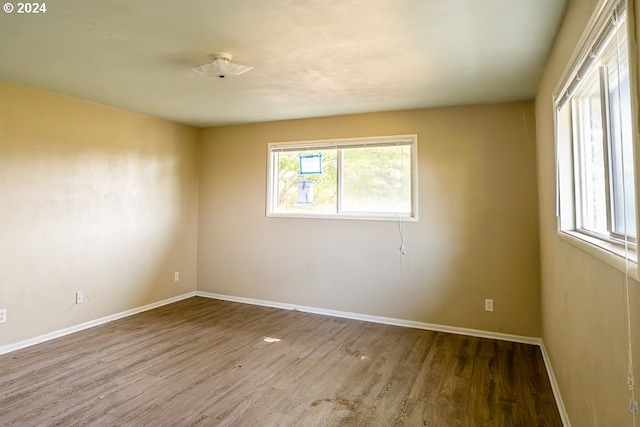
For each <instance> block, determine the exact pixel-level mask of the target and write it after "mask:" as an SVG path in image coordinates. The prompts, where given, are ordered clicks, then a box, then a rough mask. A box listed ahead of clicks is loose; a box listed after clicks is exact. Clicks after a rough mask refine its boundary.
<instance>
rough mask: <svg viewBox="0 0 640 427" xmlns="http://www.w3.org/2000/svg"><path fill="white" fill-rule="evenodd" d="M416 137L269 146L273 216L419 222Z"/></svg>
mask: <svg viewBox="0 0 640 427" xmlns="http://www.w3.org/2000/svg"><path fill="white" fill-rule="evenodd" d="M416 153H417V137H416V135H401V136H391V137H372V138H357V139H341V140H331V141H308V142H297V143H273V144H269V184H268V197H267V215H268V216H293V217H315V218H355V219H383V220H385V219H386V220H415V219H417V209H416V206H417V201H416V195H417V166H416Z"/></svg>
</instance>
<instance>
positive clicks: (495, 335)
mask: <svg viewBox="0 0 640 427" xmlns="http://www.w3.org/2000/svg"><path fill="white" fill-rule="evenodd" d="M196 296H198V297H205V298H214V299H220V300H225V301H233V302H241V303H245V304H252V305H261V306H265V307H273V308H282V309H285V310H297V311H303V312H305V313H314V314H322V315H325V316H333V317H343V318H345V319H353V320H364V321H365V322H374V323H383V324H385V325H394V326H404V327H407V328H416V329H426V330H429V331H437V332H449V333H452V334H460V335H469V336H473V337H479V338H492V339H497V340H503V341H513V342H519V343H524V344H535V345H540V343H541V342H542V341H541V339H540V338H537V337H525V336H521V335H511V334H503V333H500V332H490V331H482V330H479V329H469V328H459V327H457V326H446V325H438V324H434V323H424V322H416V321H414V320H405V319H395V318H392V317H382V316H372V315H369V314H360V313H352V312H349V311H339V310H329V309H326V308H317V307H309V306H305V305H296V304H287V303H281V302H274V301H267V300H260V299H253V298H244V297H236V296H231V295H222V294H214V293H211V292H202V291H196Z"/></svg>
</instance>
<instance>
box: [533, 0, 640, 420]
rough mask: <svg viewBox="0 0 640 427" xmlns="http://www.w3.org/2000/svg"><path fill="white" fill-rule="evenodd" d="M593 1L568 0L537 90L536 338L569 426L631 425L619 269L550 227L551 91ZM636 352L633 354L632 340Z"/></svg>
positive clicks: (635, 303) (637, 325) (639, 326)
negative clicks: (539, 272) (538, 279)
mask: <svg viewBox="0 0 640 427" xmlns="http://www.w3.org/2000/svg"><path fill="white" fill-rule="evenodd" d="M596 3H597V2H596V1H595V0H591V1H586V0H577V1H572V2H571V3H570V5H569V9H568V11H567V15H566V18H565V22H564V24H563V26H562V30H561V32H560V35H559V37H558V39H557V40H556V45H555V47H554V50H553V53H552V55H551V58H550V60H549V63H548V65H547V67H546V71H545V74H544V78H543V80H542V82H541V84H540V87H539V90H538V94H537V97H536V123H537V128H538V132H537V135H538V162H539V174H538V188H539V199H540V218H541V219H540V221H541V222H540V224H541V225H540V227H541V253H542V256H541V258H542V259H541V263H542V288H541V299H542V326H543V339H544V342H545V346H546V348H547V350H548V353H549V357H550V359H551V362H552V366H553V369H554V372H555V375H556V378H557V381H558V384H559V388H560V391H561V394H562V397H563V400H564V403H565V406H566V408H567V411H568V414H569V417H570V419H571V422H572V424H573V425H576V426H587V425H594V426H600V425H608V426H611V425H631V424H632V418H631V413H630V412H629V410H628V404H629V398H630V395H629V391H628V390H627V385H626V377H627V362H626V361H627V358H626V351H627V341H626V323H625V315H624V312H625V306H624V291H623V285H624V276H623V274H622V273H621V272H619V271H618V270H616V269H614V268H611V267H609V266H608V265H607V264H605V263H603V262H602V261H600V260H598V259H597V258H595V257H593V256H591V255H589V254H587V253H585V252H583V251H581V250H579V249H577V248H576V247H574V246H571V245H570V244H568V243H566V242H564V241H561V240H560V239H559V238H558V235H557V232H556V218H555V172H554V169H555V168H554V148H553V147H554V129H553V105H552V99H553V93H554V92H553V91H554V89H555V86H556V85H557V83H558V82H559V80H560V78H561V75H562V73H563V71H564V69H565V67H567V65H568V63H569V60H570V56H571V54H572V52H573V50H574V49H575V47H576V44H577V43H578V40H579V38H580V36H581V34H582V32H583V30H584V28H585V26H586V25H587V22H588V20H589V18H590V15H591V13H592V12H593V10H594V8H595V5H596ZM631 287H632V310H633V311H634V313H635V314H634V322H633V325H634V331H635V332H634V333H635V335H637V334H638V332H639V331H640V322H638V320H639V319H638V318H637V315H638V310H639V309H640V303H639V301H640V294H639V293H638V284H637V283H636V282H633V281H632V283H631ZM636 354H640V349H639V348H638V347H637V346H636Z"/></svg>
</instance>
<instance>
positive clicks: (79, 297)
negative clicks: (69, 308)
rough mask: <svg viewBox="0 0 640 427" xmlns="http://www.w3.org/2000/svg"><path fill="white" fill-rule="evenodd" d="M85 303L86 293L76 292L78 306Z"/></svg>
mask: <svg viewBox="0 0 640 427" xmlns="http://www.w3.org/2000/svg"><path fill="white" fill-rule="evenodd" d="M83 302H84V292H82V291H80V292H76V304H82V303H83Z"/></svg>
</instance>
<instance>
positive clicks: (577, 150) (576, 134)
mask: <svg viewBox="0 0 640 427" xmlns="http://www.w3.org/2000/svg"><path fill="white" fill-rule="evenodd" d="M581 108H582V107H581V106H580V104H579V103H577V102H575V101H573V102H572V103H571V117H572V121H573V123H572V127H571V128H572V134H573V138H572V139H573V144H572V145H573V153H574V156H573V167H574V169H573V176H574V178H573V182H574V186H575V184H576V183H578V184H579V185H577V187H578V188H575V191H574V198H575V206H576V207H577V208H578V209H575V212H574V227H575V228H576V229H582V228H584V227H583V224H584V220H583V215H584V212H585V205H584V200H585V196H584V186H583V185H582V184H581V183H582V182H583V181H584V179H583V173H584V171H583V166H582V164H581V159H582V158H583V156H584V150H583V149H582V147H581V141H583V139H584V135H583V132H584V131H583V130H582V128H581V127H580V125H579V124H580V123H581V120H580V117H579V115H580V114H581Z"/></svg>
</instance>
